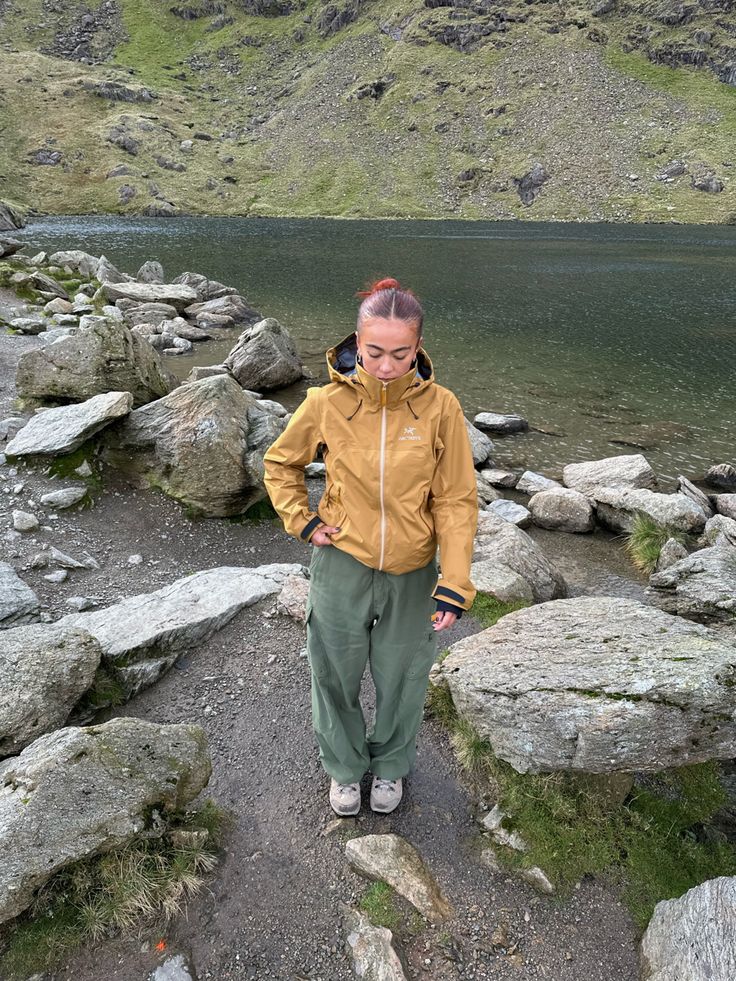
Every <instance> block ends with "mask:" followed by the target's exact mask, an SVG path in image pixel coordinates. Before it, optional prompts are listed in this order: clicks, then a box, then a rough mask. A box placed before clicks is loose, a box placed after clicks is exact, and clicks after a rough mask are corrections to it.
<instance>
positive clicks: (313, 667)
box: [306, 599, 330, 678]
mask: <svg viewBox="0 0 736 981" xmlns="http://www.w3.org/2000/svg"><path fill="white" fill-rule="evenodd" d="M306 624H307V663H308V664H309V670H310V671H311V672H312V674H313V675H314V676H315V678H326V677H327V675H328V674H329V670H330V669H329V665H328V663H327V657H326V655H325V649H324V644H323V643H322V640H321V637H320V632H319V628H318V626H317V623H316V621H315V617H314V607H313V605H312V601H311V599H307V610H306Z"/></svg>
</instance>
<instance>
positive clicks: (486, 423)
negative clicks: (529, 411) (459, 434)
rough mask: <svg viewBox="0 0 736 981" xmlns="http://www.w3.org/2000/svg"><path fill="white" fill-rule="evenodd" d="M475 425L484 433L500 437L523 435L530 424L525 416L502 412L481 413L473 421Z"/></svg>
mask: <svg viewBox="0 0 736 981" xmlns="http://www.w3.org/2000/svg"><path fill="white" fill-rule="evenodd" d="M473 425H474V426H475V427H476V428H478V429H480V430H481V431H482V432H484V433H495V434H497V435H499V436H508V435H510V434H511V433H523V432H525V431H526V430H527V429H528V428H529V423H528V422H527V421H526V419H524V417H523V416H519V415H516V414H515V413H508V414H505V413H501V412H479V413H478V415H477V416H476V417H475V418H474V419H473Z"/></svg>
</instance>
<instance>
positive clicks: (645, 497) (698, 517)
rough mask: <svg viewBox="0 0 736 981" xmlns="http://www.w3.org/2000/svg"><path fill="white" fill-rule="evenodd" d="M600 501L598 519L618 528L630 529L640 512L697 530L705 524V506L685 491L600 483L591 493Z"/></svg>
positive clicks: (666, 524)
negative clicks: (633, 487) (657, 490)
mask: <svg viewBox="0 0 736 981" xmlns="http://www.w3.org/2000/svg"><path fill="white" fill-rule="evenodd" d="M588 496H590V497H592V498H593V499H594V501H595V505H596V514H597V515H598V520H599V521H601V522H602V523H603V524H604V525H606V526H607V527H608V528H610V529H611V530H612V531H616V532H629V531H631V530H632V529H633V527H634V521H635V519H636V516H637V514H644V515H646V516H647V517H649V518H651V519H652V521H654V522H656V523H657V524H658V525H662V526H664V527H667V528H673V529H676V530H677V531H685V532H693V533H697V532H700V531H702V530H703V528H704V527H705V514H704V513H703V511H702V509H701V508H700V507H699V506H698V505H697V504H696V503H695V502H694V501H693V500H692V499H691V498H690V497H686V496H685V495H684V494H657V493H655V492H654V491H650V490H645V489H643V488H642V489H638V488H637V489H633V490H632V489H629V488H625V487H621V488H620V487H597V488H596V489H595V490H593V491H591V492H590V494H589V495H588Z"/></svg>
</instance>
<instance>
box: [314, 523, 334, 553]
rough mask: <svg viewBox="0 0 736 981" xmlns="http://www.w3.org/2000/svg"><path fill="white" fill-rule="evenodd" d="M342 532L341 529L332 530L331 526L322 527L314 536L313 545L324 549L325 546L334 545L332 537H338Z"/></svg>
mask: <svg viewBox="0 0 736 981" xmlns="http://www.w3.org/2000/svg"><path fill="white" fill-rule="evenodd" d="M340 530H341V529H340V528H332V527H330V525H320V526H319V528H318V529H317V530H316V531H315V533H314V534H313V535H312V538H311V542H312V545H317V547H318V548H322V547H323V546H325V545H332V542H331V541H330V535H336V534H337V533H338V531H340Z"/></svg>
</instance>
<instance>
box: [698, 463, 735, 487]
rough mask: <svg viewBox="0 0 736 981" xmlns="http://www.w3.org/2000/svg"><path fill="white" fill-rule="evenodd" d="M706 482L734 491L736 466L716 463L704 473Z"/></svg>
mask: <svg viewBox="0 0 736 981" xmlns="http://www.w3.org/2000/svg"><path fill="white" fill-rule="evenodd" d="M705 479H706V482H707V483H709V484H711V485H712V486H713V487H718V488H720V489H721V490H725V491H736V467H733V466H731V464H730V463H718V464H716V466H714V467H711V468H710V469H709V470H708V472H707V473H706V475H705Z"/></svg>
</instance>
